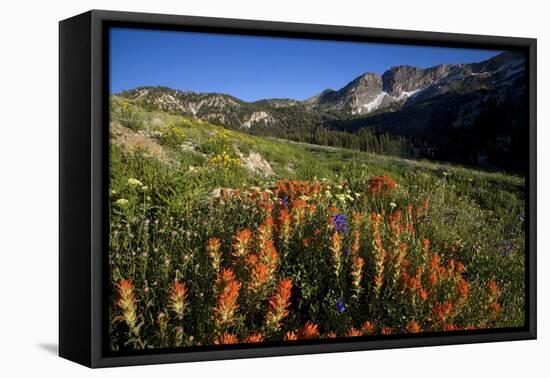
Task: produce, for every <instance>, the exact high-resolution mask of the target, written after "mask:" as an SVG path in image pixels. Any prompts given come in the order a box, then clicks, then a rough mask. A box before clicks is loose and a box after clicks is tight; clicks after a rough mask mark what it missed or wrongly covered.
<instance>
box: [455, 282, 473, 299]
mask: <svg viewBox="0 0 550 378" xmlns="http://www.w3.org/2000/svg"><path fill="white" fill-rule="evenodd" d="M456 287H457V291H458V296H459V297H460V298H461V299H466V298H468V295H469V294H470V285H469V284H468V282H466V280H465V279H463V278H461V279H459V280H458V281H457V283H456Z"/></svg>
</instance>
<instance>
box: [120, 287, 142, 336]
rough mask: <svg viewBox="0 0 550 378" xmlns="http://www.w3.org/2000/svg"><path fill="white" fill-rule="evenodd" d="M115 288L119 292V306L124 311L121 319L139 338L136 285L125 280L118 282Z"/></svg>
mask: <svg viewBox="0 0 550 378" xmlns="http://www.w3.org/2000/svg"><path fill="white" fill-rule="evenodd" d="M115 287H116V289H117V292H118V301H117V306H118V307H119V308H120V309H121V310H122V315H121V316H120V317H119V318H120V319H122V320H124V321H125V322H126V325H127V326H128V328H129V329H130V332H132V333H134V334H135V335H136V336H137V335H138V333H139V326H138V325H137V321H138V315H137V304H136V295H135V292H134V284H133V283H132V281H131V280H125V279H123V280H120V281H118V283H117V284H116V286H115Z"/></svg>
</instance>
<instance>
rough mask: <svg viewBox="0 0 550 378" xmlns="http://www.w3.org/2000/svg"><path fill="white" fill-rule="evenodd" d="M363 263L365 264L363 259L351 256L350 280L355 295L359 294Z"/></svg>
mask: <svg viewBox="0 0 550 378" xmlns="http://www.w3.org/2000/svg"><path fill="white" fill-rule="evenodd" d="M363 265H365V260H363V258H361V257H359V256H357V257H355V258H353V262H352V265H351V280H352V281H351V282H352V284H353V287H354V290H355V293H356V295H359V293H360V291H361V279H362V277H363Z"/></svg>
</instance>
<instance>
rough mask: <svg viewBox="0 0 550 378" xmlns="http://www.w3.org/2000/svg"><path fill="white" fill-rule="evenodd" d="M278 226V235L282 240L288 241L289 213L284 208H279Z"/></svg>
mask: <svg viewBox="0 0 550 378" xmlns="http://www.w3.org/2000/svg"><path fill="white" fill-rule="evenodd" d="M277 221H278V226H279V236H280V238H281V239H282V240H283V242H288V240H289V238H290V233H291V225H290V221H291V219H290V214H289V213H288V211H287V210H286V209H281V211H280V212H279V217H278V218H277Z"/></svg>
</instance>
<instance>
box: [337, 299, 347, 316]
mask: <svg viewBox="0 0 550 378" xmlns="http://www.w3.org/2000/svg"><path fill="white" fill-rule="evenodd" d="M336 308H337V309H338V312H339V313H340V314H343V313H344V312H346V305H345V303H344V301H343V300H342V299H340V300H339V301H338V302H336Z"/></svg>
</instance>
